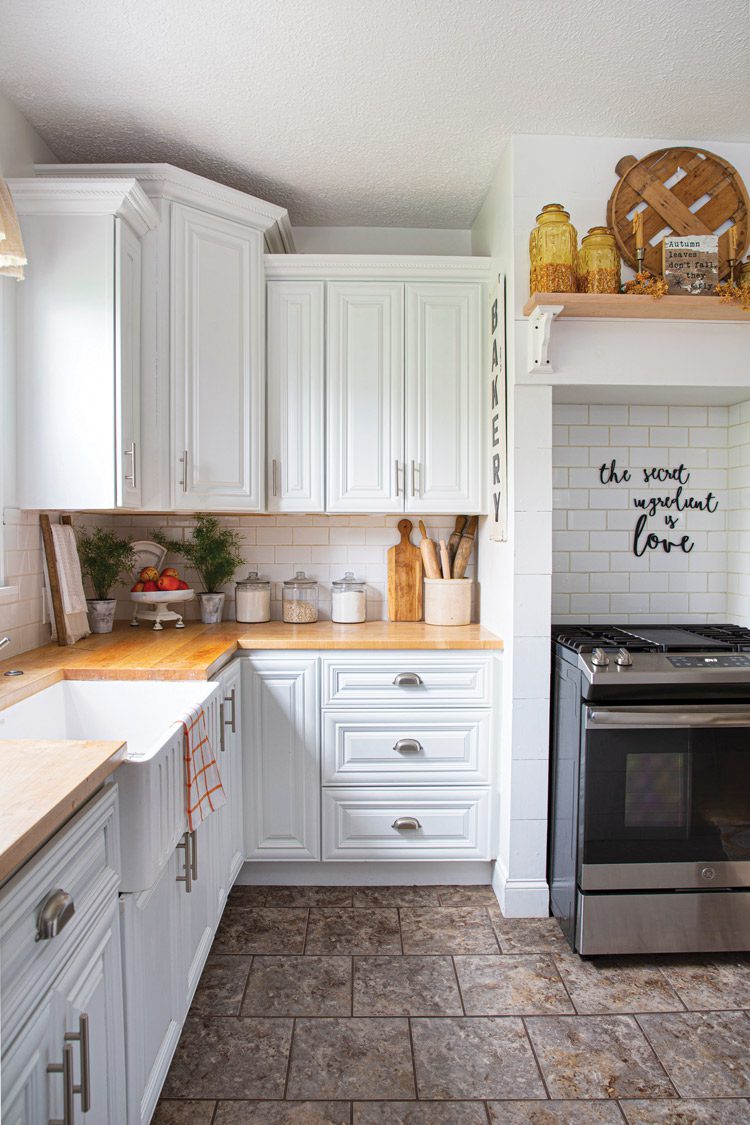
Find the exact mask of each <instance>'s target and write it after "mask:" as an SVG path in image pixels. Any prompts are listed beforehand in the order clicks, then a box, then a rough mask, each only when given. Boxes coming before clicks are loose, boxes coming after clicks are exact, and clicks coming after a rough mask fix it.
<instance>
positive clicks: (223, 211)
mask: <svg viewBox="0 0 750 1125" xmlns="http://www.w3.org/2000/svg"><path fill="white" fill-rule="evenodd" d="M35 167H36V172H37V175H38V176H54V177H57V176H65V177H72V176H75V177H83V178H88V177H100V176H106V177H107V178H114V177H118V178H119V177H125V178H129V179H134V180H137V181H138V182H139V183H140V184H141V186H142V188H143V190H144V191H145V192H146V194H147V195H148V196H149V198H151V199H154V200H160V201H161V200H166V201H168V202H174V203H185V204H187V205H188V206H190V207H196V208H198V209H199V210H201V209H202V210H209V211H211V213H212V214H214V215H219V216H221V217H223V218H225V219H233V220H235V221H236V222H241V223H244V224H245V225H246V226H249V227H252V228H253V229H254V230H258V231H261V232H262V233H263V234H264V235H265V238H266V243H267V245H268V248H269V249H270V250H272V251H273V252H274V253H285V252H286V253H291V252H293V251H294V236H293V233H292V227H291V224H290V222H289V216H288V215H287V212H286V210H285V208H283V207H278V206H277V205H276V204H275V203H267V202H266V201H265V200H263V199H258V198H257V197H256V196H254V195H248V194H247V192H244V191H239V190H238V189H237V188H232V187H227V186H226V184H219V183H216V182H215V181H214V180H209V179H207V178H206V177H205V176H199V175H197V174H196V173H195V172H188V171H186V170H185V169H184V168H178V167H176V166H175V165H174V164H37V165H36V166H35Z"/></svg>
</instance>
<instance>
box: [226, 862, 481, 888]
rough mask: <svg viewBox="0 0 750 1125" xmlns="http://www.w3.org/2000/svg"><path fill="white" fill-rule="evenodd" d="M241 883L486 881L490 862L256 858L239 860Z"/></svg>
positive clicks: (324, 884) (371, 884) (340, 884)
mask: <svg viewBox="0 0 750 1125" xmlns="http://www.w3.org/2000/svg"><path fill="white" fill-rule="evenodd" d="M237 882H238V883H240V884H241V885H242V886H246V887H247V886H262V887H269V886H280V887H388V886H392V887H403V886H413V885H422V886H429V887H433V886H439V885H441V884H442V885H445V884H451V885H456V886H467V885H471V884H472V883H482V884H490V883H491V882H492V864H491V863H483V862H479V861H468V860H463V861H462V860H455V861H449V862H435V863H430V862H429V860H419V861H414V862H413V863H412V862H408V861H407V862H405V863H404V862H403V861H400V862H398V863H396V862H391V863H389V862H388V861H387V860H386V861H382V860H379V861H377V862H375V861H371V862H369V863H368V862H366V861H365V862H357V863H348V862H347V863H331V862H328V863H316V862H312V863H311V862H310V861H309V860H308V861H304V862H300V861H297V862H294V861H293V860H291V861H290V860H266V861H263V860H260V861H258V862H256V861H252V862H248V863H245V864H243V866H242V869H241V871H240V873H239V875H238V877H237Z"/></svg>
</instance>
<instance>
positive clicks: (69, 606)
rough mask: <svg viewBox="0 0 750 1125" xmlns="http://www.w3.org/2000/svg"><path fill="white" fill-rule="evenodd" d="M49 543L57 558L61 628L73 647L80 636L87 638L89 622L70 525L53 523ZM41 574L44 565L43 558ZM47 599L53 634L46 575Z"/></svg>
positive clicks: (79, 565) (78, 561)
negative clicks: (63, 620) (60, 599)
mask: <svg viewBox="0 0 750 1125" xmlns="http://www.w3.org/2000/svg"><path fill="white" fill-rule="evenodd" d="M50 531H51V532H52V544H53V547H54V550H55V557H56V559H57V578H58V582H59V583H60V595H61V597H62V603H63V613H64V614H65V627H66V630H67V634H68V644H71V645H72V644H75V642H76V641H80V639H81V638H82V637H88V635H89V633H90V632H91V630H90V629H89V619H88V615H87V613H86V595H85V594H84V592H83V575H82V574H81V562H80V559H79V558H78V548H77V546H76V537H75V532H74V531H73V528H72V527H71V525H70V524H67V523H53V524H52V525H51V527H50ZM44 569H45V574H46V573H47V565H46V559H45V568H44ZM47 599H48V603H49V607H50V620H51V621H52V629H53V635H56V629H55V615H54V613H53V612H52V597H51V595H50V592H49V575H48V574H47Z"/></svg>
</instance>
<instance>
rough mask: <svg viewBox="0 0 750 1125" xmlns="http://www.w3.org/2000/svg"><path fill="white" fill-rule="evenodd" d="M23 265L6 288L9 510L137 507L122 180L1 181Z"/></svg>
mask: <svg viewBox="0 0 750 1125" xmlns="http://www.w3.org/2000/svg"><path fill="white" fill-rule="evenodd" d="M10 183H11V189H12V192H13V197H14V200H15V203H16V208H17V210H18V214H19V220H20V223H21V229H22V232H23V237H24V241H25V244H26V250H27V253H28V257H29V265H28V267H27V271H26V280H25V281H24V283H23V284H22V285H20V286H19V287H18V291H17V304H18V355H17V418H18V427H17V465H18V485H17V489H18V495H17V504H18V506H19V507H21V508H28V509H37V508H61V509H66V508H72V509H76V508H103V509H107V508H110V509H111V508H119V507H124V508H139V507H140V505H141V478H142V442H141V339H140V325H141V239H142V238H143V236H144V235H145V234H146V233H147V232H148V231H150V230H151V229H153V228H154V227H155V226H156V225H157V224H158V215H157V213H156V211H155V210H154V208H153V206H152V205H151V203H150V201H149V199H148V198H147V196H146V194H145V192H144V191H143V189H142V188H141V187H140V185H139V184H138V183H137V182H136V181H135V180H133V179H106V180H105V179H91V180H68V179H64V178H52V177H50V178H44V177H39V178H35V179H32V180H11V181H10Z"/></svg>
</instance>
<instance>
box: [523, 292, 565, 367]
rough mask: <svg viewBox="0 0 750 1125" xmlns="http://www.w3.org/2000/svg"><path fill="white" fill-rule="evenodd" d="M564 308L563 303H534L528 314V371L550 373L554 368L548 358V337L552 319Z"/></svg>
mask: <svg viewBox="0 0 750 1125" xmlns="http://www.w3.org/2000/svg"><path fill="white" fill-rule="evenodd" d="M564 308H565V305H536V306H535V308H534V310H533V311H532V312H531V313H530V314H529V327H528V330H527V331H528V342H529V373H530V374H531V375H536V374H538V373H539V372H540V371H543V372H544V373H545V374H550V373H551V372H553V371H554V370H555V369H554V367H553V366H552V362H551V360H550V358H549V337H550V329H551V327H552V321H553V320H554V319H555V317H556V316H559V315H560V313H561V312H562V311H563V309H564Z"/></svg>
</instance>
